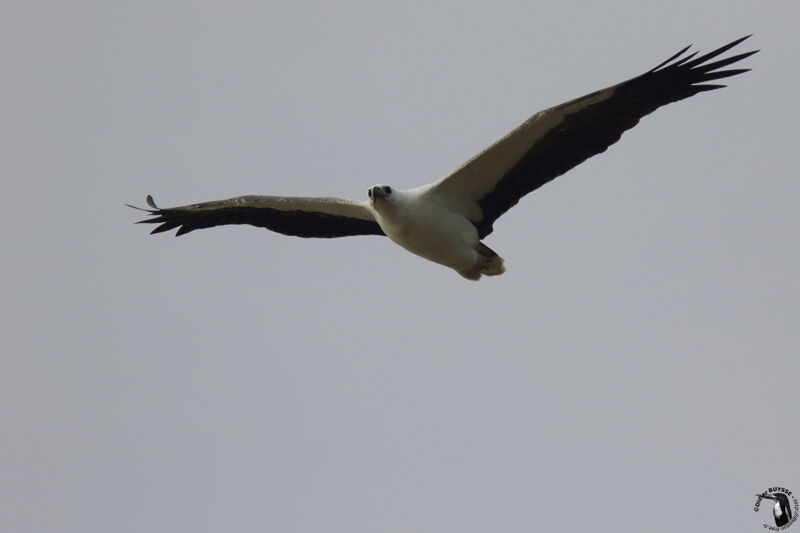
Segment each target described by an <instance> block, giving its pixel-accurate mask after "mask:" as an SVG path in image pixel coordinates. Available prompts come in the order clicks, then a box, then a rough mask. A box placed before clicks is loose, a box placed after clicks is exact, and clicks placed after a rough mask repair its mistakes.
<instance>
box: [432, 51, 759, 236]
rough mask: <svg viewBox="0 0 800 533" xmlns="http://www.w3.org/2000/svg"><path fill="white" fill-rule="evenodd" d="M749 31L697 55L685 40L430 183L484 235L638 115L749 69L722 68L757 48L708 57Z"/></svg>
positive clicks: (552, 110) (630, 124)
mask: <svg viewBox="0 0 800 533" xmlns="http://www.w3.org/2000/svg"><path fill="white" fill-rule="evenodd" d="M748 37H750V36H749V35H748V36H747V37H742V38H741V39H737V40H735V41H733V42H732V43H729V44H727V45H725V46H723V47H722V48H719V49H717V50H714V51H713V52H710V53H708V54H706V55H703V56H700V57H698V58H696V59H695V58H694V56H695V55H696V54H697V52H695V53H692V54H689V55H684V54H685V52H686V51H687V50H688V49H689V47H688V46H687V47H686V48H684V49H683V50H681V51H680V52H678V53H677V54H675V55H674V56H672V57H670V58H669V59H667V60H666V61H664V62H663V63H661V64H660V65H658V66H656V67H655V68H653V69H652V70H649V71H648V72H645V73H644V74H642V75H641V76H637V77H635V78H632V79H630V80H628V81H624V82H622V83H619V84H617V85H614V86H612V87H608V88H606V89H602V90H600V91H596V92H593V93H591V94H587V95H586V96H583V97H581V98H577V99H575V100H571V101H569V102H566V103H563V104H561V105H559V106H556V107H552V108H550V109H546V110H544V111H541V112H539V113H537V114H535V115H533V116H532V117H531V118H530V119H528V120H527V121H526V122H524V123H523V124H522V125H520V126H519V127H518V128H517V129H515V130H514V131H512V132H511V133H509V134H508V135H506V136H505V137H504V138H502V139H500V140H499V141H498V142H496V143H495V144H493V145H492V146H490V147H489V148H488V149H486V150H485V151H484V152H482V153H480V154H479V155H477V156H476V157H474V158H473V159H472V160H470V161H468V162H467V163H466V164H465V165H463V166H462V167H461V168H459V169H458V170H456V171H455V172H453V173H452V174H451V175H449V176H447V177H446V178H443V179H442V180H440V181H438V182H437V183H435V184H434V188H435V189H436V190H438V191H440V192H441V193H443V194H446V195H447V196H448V197H449V198H450V199H451V200H452V201H453V202H454V204H455V205H459V206H461V207H462V208H463V210H464V213H465V214H466V215H467V216H469V217H470V219H471V220H472V222H473V223H474V224H475V226H476V227H477V228H478V233H479V234H480V237H481V238H483V237H485V236H486V235H488V234H490V233H491V232H492V224H493V223H494V221H495V220H497V218H498V217H499V216H500V215H502V214H503V213H505V212H506V211H508V210H509V209H510V208H511V207H513V206H514V205H515V204H516V203H517V202H518V201H519V199H520V198H522V197H523V196H525V195H526V194H528V193H529V192H531V191H534V190H536V189H538V188H539V187H541V186H542V185H544V184H545V183H547V182H549V181H551V180H553V179H554V178H556V177H558V176H560V175H561V174H563V173H565V172H566V171H568V170H569V169H571V168H573V167H575V166H577V165H579V164H581V163H583V162H584V161H585V160H586V159H588V158H589V157H591V156H593V155H595V154H599V153H600V152H604V151H605V150H606V148H608V147H609V146H611V145H612V144H614V143H615V142H617V141H618V140H619V138H620V136H621V135H622V134H623V133H624V132H625V131H626V130H629V129H630V128H632V127H634V126H635V125H636V124H637V123H638V122H639V119H640V118H642V117H643V116H645V115H647V114H649V113H652V112H653V111H655V110H656V109H658V108H659V107H661V106H663V105H666V104H669V103H671V102H677V101H678V100H683V99H684V98H688V97H690V96H693V95H695V94H697V93H699V92H702V91H709V90H712V89H719V88H721V87H725V85H719V84H712V83H708V82H710V81H713V80H717V79H720V78H727V77H729V76H735V75H736V74H741V73H742V72H747V71H748V70H749V69H731V70H720V69H721V68H723V67H726V66H728V65H730V64H732V63H736V62H737V61H740V60H742V59H744V58H746V57H749V56H751V55H753V54H755V53H756V52H757V51H758V50H756V51H753V52H746V53H743V54H739V55H735V56H732V57H728V58H726V59H721V60H718V61H714V62H712V63H709V62H708V61H709V60H711V59H713V58H715V57H717V56H718V55H720V54H722V53H723V52H725V51H727V50H729V49H730V48H733V47H734V46H736V45H737V44H739V43H741V42H742V41H744V40H745V39H747V38H748ZM681 56H683V57H681ZM476 204H477V205H476Z"/></svg>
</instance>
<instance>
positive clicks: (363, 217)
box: [126, 35, 758, 280]
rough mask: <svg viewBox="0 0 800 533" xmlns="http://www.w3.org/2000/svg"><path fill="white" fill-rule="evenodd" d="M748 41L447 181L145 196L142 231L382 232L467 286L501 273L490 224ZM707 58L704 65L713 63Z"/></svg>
mask: <svg viewBox="0 0 800 533" xmlns="http://www.w3.org/2000/svg"><path fill="white" fill-rule="evenodd" d="M749 37H750V35H747V36H745V37H742V38H740V39H737V40H735V41H733V42H731V43H728V44H726V45H725V46H722V47H720V48H718V49H716V50H714V51H713V52H709V53H707V54H705V55H701V56H699V57H696V56H697V52H693V53H688V50H689V48H690V47H691V46H687V47H686V48H684V49H682V50H680V51H679V52H677V53H676V54H674V55H673V56H672V57H670V58H669V59H667V60H665V61H663V62H662V63H660V64H658V65H657V66H655V67H654V68H652V69H650V70H648V71H647V72H645V73H644V74H641V75H639V76H636V77H634V78H631V79H629V80H627V81H623V82H622V83H618V84H616V85H612V86H611V87H607V88H605V89H601V90H599V91H595V92H593V93H590V94H587V95H585V96H582V97H580V98H576V99H574V100H570V101H568V102H565V103H563V104H560V105H557V106H555V107H551V108H548V109H545V110H543V111H540V112H538V113H536V114H535V115H533V116H532V117H530V118H529V119H527V120H526V121H525V122H523V123H522V124H521V125H520V126H518V127H517V128H515V129H514V130H513V131H511V132H510V133H508V134H507V135H506V136H505V137H503V138H502V139H500V140H499V141H497V142H495V143H494V144H493V145H491V146H489V147H488V148H487V149H486V150H484V151H483V152H481V153H479V154H478V155H476V156H475V157H473V158H472V159H470V160H469V161H467V162H466V163H465V164H464V165H462V166H461V167H459V168H458V169H456V170H455V171H454V172H452V173H451V174H450V175H448V176H446V177H444V178H442V179H440V180H438V181H435V182H433V183H429V184H427V185H422V186H421V187H416V188H413V189H407V190H400V189H396V188H394V187H391V186H389V185H374V186H372V187H370V188H369V189H368V190H367V199H365V200H363V201H354V200H347V199H343V198H330V197H291V196H260V195H248V196H237V197H236V198H229V199H227V200H217V201H212V202H204V203H198V204H191V205H185V206H180V207H167V208H161V207H158V206H157V205H156V203H155V201H154V200H153V197H152V196H150V195H147V200H146V201H147V204H148V206H149V207H150V209H142V208H140V207H136V206H133V205H130V204H126V205H128V207H132V208H134V209H139V210H141V211H146V212H147V213H149V215H150V218H147V219H145V220H141V221H139V223H147V224H158V226H156V228H155V229H153V231H152V232H151V233H161V232H165V231H169V230H172V229H175V228H177V231H176V233H175V235H176V236H177V235H183V234H186V233H189V232H191V231H194V230H196V229H201V228H210V227H212V226H221V225H225V224H249V225H252V226H257V227H262V228H267V229H270V230H272V231H275V232H278V233H282V234H284V235H293V236H296V237H319V238H333V237H347V236H351V235H383V236H386V237H389V238H390V239H391V240H392V241H394V242H395V243H397V244H399V245H400V246H402V247H403V248H405V249H406V250H408V251H409V252H411V253H414V254H416V255H418V256H421V257H423V258H425V259H428V260H430V261H433V262H434V263H439V264H441V265H444V266H446V267H449V268H452V269H453V270H455V271H456V272H458V273H459V274H460V275H461V276H463V277H464V278H466V279H469V280H478V279H480V278H481V276H482V275H485V276H496V275H499V274H502V273H503V272H505V266H504V265H503V259H502V258H501V257H500V256H499V255H498V254H497V253H495V252H494V251H493V250H492V249H491V248H489V247H488V246H487V245H486V244H484V243H483V239H485V238H486V237H487V236H489V235H490V234H491V233H492V230H493V225H494V222H495V221H496V220H497V219H498V218H499V217H500V216H501V215H502V214H503V213H505V212H506V211H508V210H509V209H510V208H512V207H513V206H514V205H516V204H517V202H519V200H520V199H521V198H522V197H523V196H525V195H526V194H528V193H530V192H532V191H535V190H536V189H538V188H539V187H541V186H542V185H544V184H546V183H548V182H550V181H552V180H553V179H555V178H557V177H558V176H560V175H562V174H564V173H565V172H567V171H568V170H570V169H571V168H573V167H575V166H577V165H579V164H581V163H583V162H584V161H586V159H588V158H590V157H592V156H593V155H596V154H599V153H601V152H604V151H605V150H606V149H607V148H608V147H609V146H611V145H612V144H614V143H615V142H617V141H618V140H619V139H620V137H621V136H622V134H623V133H624V132H625V131H627V130H629V129H631V128H632V127H634V126H635V125H636V124H637V123H638V122H639V119H641V118H642V117H644V116H645V115H647V114H649V113H652V112H653V111H655V110H656V109H658V108H659V107H661V106H664V105H666V104H669V103H671V102H677V101H678V100H683V99H685V98H689V97H690V96H694V95H695V94H697V93H700V92H705V91H711V90H714V89H719V88H722V87H725V85H721V84H719V83H711V82H714V81H715V80H720V79H723V78H728V77H731V76H735V75H737V74H741V73H743V72H747V71H748V70H750V69H745V68H735V69H725V67H727V66H729V65H732V64H733V63H737V62H738V61H741V60H743V59H745V58H747V57H749V56H751V55H753V54H755V53H756V52H758V50H754V51H750V52H744V53H741V54H737V55H733V56H730V57H726V58H724V59H716V60H715V58H717V57H718V56H720V55H722V54H723V53H725V52H727V51H728V50H730V49H731V48H733V47H734V46H736V45H738V44H739V43H741V42H742V41H744V40H745V39H747V38H749ZM712 60H713V61H712Z"/></svg>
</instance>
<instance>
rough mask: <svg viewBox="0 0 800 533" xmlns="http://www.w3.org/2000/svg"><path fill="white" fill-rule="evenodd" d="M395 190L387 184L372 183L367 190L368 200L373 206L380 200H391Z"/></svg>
mask: <svg viewBox="0 0 800 533" xmlns="http://www.w3.org/2000/svg"><path fill="white" fill-rule="evenodd" d="M394 192H395V190H394V189H392V188H391V187H389V186H388V185H373V186H372V187H370V188H369V189H368V190H367V196H368V197H369V202H370V204H372V206H373V207H375V206H376V204H378V203H380V202H381V201H391V200H392V199H393V198H392V194H394Z"/></svg>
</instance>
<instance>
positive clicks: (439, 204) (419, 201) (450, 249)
mask: <svg viewBox="0 0 800 533" xmlns="http://www.w3.org/2000/svg"><path fill="white" fill-rule="evenodd" d="M370 206H371V208H372V210H373V211H374V215H375V220H377V221H378V224H380V226H381V229H383V232H384V233H386V235H387V236H388V237H389V238H390V239H392V240H393V241H394V242H396V243H397V244H399V245H400V246H402V247H403V248H405V249H406V250H408V251H409V252H411V253H413V254H416V255H418V256H420V257H424V258H425V259H428V260H430V261H433V262H434V263H439V264H440V265H444V266H448V267H450V268H453V269H455V270H457V271H459V272H465V271H471V270H474V269H475V268H476V265H478V263H479V262H480V260H481V254H479V253H478V251H477V250H476V247H477V245H478V230H477V229H476V228H475V226H474V225H473V224H472V223H471V222H470V221H469V220H468V219H467V218H466V217H465V216H464V215H461V214H459V213H458V212H456V211H455V210H453V209H452V208H451V206H450V205H448V202H447V198H446V197H445V196H443V195H441V194H439V193H438V192H436V191H435V190H433V188H432V187H431V186H430V185H426V186H424V187H419V188H417V189H410V190H406V191H398V190H396V189H393V190H392V193H391V195H390V196H389V198H386V199H384V198H377V199H373V201H372V202H370Z"/></svg>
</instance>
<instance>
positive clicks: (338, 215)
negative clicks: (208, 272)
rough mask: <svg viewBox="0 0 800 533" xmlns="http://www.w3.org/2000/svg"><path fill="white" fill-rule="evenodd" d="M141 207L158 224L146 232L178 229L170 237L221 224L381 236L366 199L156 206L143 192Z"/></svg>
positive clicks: (254, 199) (300, 233)
mask: <svg viewBox="0 0 800 533" xmlns="http://www.w3.org/2000/svg"><path fill="white" fill-rule="evenodd" d="M147 205H149V206H150V207H151V208H152V209H142V208H140V207H136V206H133V205H130V204H128V207H133V208H134V209H139V210H140V211H147V212H148V213H150V215H152V217H151V218H147V219H145V220H140V221H139V222H138V223H140V224H159V226H157V227H156V228H155V229H154V230H153V231H152V232H151V233H161V232H162V231H169V230H171V229H175V228H178V231H177V232H176V233H175V235H176V236H178V235H183V234H184V233H189V232H190V231H194V230H196V229H201V228H210V227H212V226H221V225H224V224H250V225H251V226H258V227H260V228H267V229H271V230H272V231H276V232H278V233H282V234H284V235H295V236H297V237H325V238H331V237H347V236H350V235H383V234H384V233H383V231H382V230H381V227H380V226H379V225H378V223H377V222H376V221H375V218H374V217H373V216H372V212H371V211H370V210H369V208H368V207H367V204H366V202H364V203H360V202H354V201H352V200H343V199H341V198H302V197H288V196H238V197H236V198H230V199H228V200H218V201H215V202H205V203H202V204H192V205H184V206H181V207H168V208H165V209H162V208H160V207H158V206H157V205H156V203H155V201H153V197H152V196H150V195H147Z"/></svg>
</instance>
